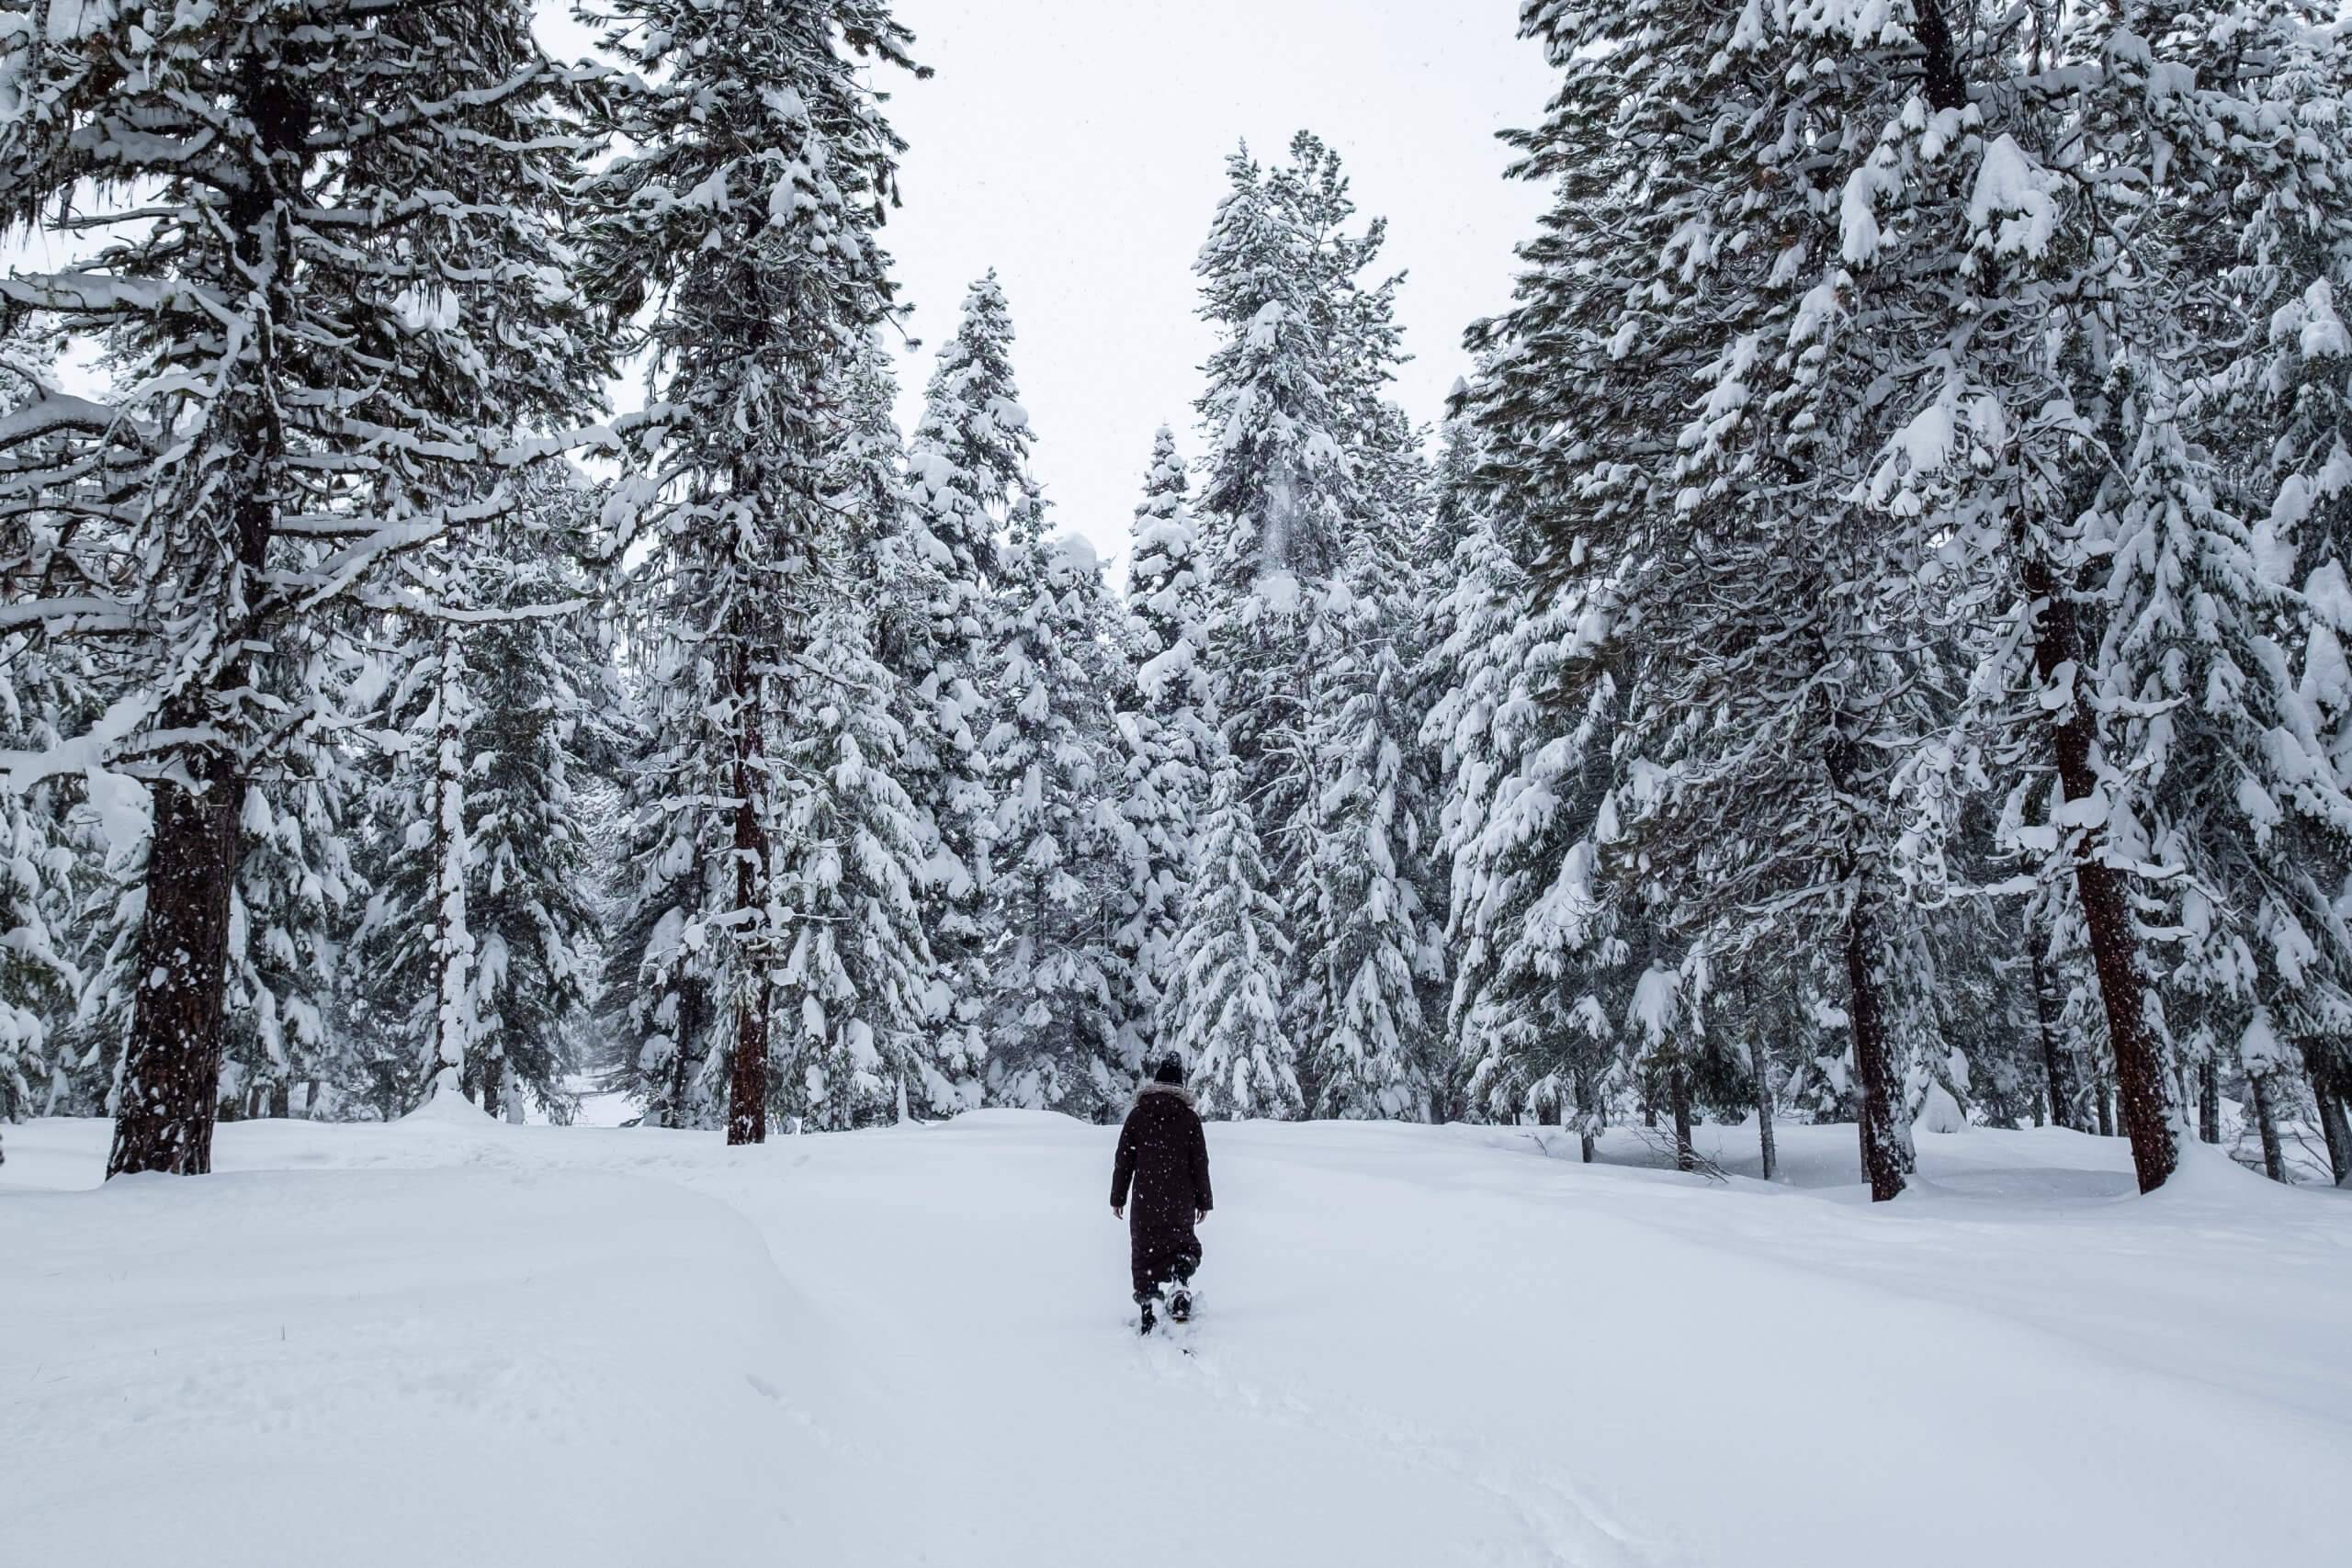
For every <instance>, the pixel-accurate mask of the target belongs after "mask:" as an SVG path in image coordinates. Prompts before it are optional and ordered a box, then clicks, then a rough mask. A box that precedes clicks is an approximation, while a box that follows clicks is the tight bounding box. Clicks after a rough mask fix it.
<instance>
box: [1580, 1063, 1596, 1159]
mask: <svg viewBox="0 0 2352 1568" xmlns="http://www.w3.org/2000/svg"><path fill="white" fill-rule="evenodd" d="M1594 1109H1595V1108H1594V1106H1593V1103H1592V1075H1591V1074H1590V1073H1578V1074H1577V1153H1578V1154H1579V1155H1581V1156H1583V1158H1584V1163H1585V1164H1587V1165H1590V1164H1591V1163H1592V1156H1593V1147H1592V1144H1593V1138H1592V1123H1593V1121H1594V1117H1593V1111H1594Z"/></svg>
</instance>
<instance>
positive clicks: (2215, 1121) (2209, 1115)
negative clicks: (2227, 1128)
mask: <svg viewBox="0 0 2352 1568" xmlns="http://www.w3.org/2000/svg"><path fill="white" fill-rule="evenodd" d="M2197 1135H2198V1136H2199V1138H2202V1139H2203V1140H2204V1141H2205V1142H2207V1143H2209V1144H2218V1143H2220V1142H2221V1141H2222V1067H2221V1064H2220V1063H2218V1062H2216V1061H2214V1060H2213V1054H2212V1053H2211V1051H2208V1052H2206V1053H2205V1060H2204V1061H2203V1062H2202V1063H2200V1064H2199V1066H2198V1068H2197Z"/></svg>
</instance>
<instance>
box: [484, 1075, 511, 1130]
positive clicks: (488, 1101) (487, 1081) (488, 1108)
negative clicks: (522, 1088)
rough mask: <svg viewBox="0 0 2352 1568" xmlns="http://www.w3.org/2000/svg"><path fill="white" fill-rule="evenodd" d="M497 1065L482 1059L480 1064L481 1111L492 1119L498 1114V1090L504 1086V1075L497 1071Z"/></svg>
mask: <svg viewBox="0 0 2352 1568" xmlns="http://www.w3.org/2000/svg"><path fill="white" fill-rule="evenodd" d="M499 1066H500V1064H498V1063H497V1062H493V1061H484V1062H483V1063H482V1065H481V1111H482V1114H483V1115H485V1116H488V1117H491V1118H492V1120H495V1119H496V1118H497V1116H498V1115H499V1108H500V1101H499V1091H500V1090H502V1089H504V1088H505V1087H506V1086H505V1083H504V1082H503V1078H504V1077H505V1075H504V1074H503V1073H501V1072H500V1071H499Z"/></svg>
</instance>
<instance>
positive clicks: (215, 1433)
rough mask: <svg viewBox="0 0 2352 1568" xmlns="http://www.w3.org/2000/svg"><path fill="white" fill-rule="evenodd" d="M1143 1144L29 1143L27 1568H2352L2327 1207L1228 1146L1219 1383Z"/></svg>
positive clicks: (1219, 1282) (15, 1297)
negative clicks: (1157, 1223)
mask: <svg viewBox="0 0 2352 1568" xmlns="http://www.w3.org/2000/svg"><path fill="white" fill-rule="evenodd" d="M1707 1136H1708V1138H1709V1139H1710V1141H1711V1142H1713V1141H1717V1140H1719V1141H1720V1146H1721V1147H1722V1149H1723V1151H1724V1157H1725V1158H1726V1160H1727V1161H1736V1160H1738V1159H1741V1158H1746V1159H1747V1160H1749V1161H1750V1167H1749V1168H1753V1167H1752V1158H1753V1156H1752V1154H1751V1152H1750V1150H1751V1145H1752V1136H1753V1135H1752V1132H1747V1131H1743V1130H1741V1129H1736V1128H1731V1129H1712V1128H1711V1129H1708V1130H1707ZM1111 1137H1112V1134H1110V1133H1109V1132H1108V1131H1105V1130H1102V1129H1096V1128H1090V1127H1084V1126H1080V1125H1078V1124H1076V1123H1073V1122H1068V1121H1065V1120H1062V1119H1059V1118H1056V1117H1051V1116H1046V1115H1037V1114H1024V1113H1015V1112H983V1113H979V1114H976V1115H972V1116H967V1117H965V1118H962V1119H961V1120H959V1121H957V1122H953V1123H950V1124H947V1125H944V1126H938V1127H930V1128H910V1129H906V1130H901V1131H892V1132H882V1133H868V1134H853V1135H847V1136H831V1137H811V1138H801V1139H784V1140H780V1141H778V1142H776V1143H773V1144H770V1145H767V1146H766V1147H764V1148H761V1149H756V1150H745V1151H731V1152H730V1151H729V1150H727V1149H725V1148H723V1147H722V1146H721V1145H719V1144H718V1141H717V1139H716V1138H715V1137H713V1136H709V1135H703V1134H670V1133H657V1132H647V1131H643V1130H611V1129H596V1128H550V1127H511V1126H500V1125H493V1124H491V1123H488V1122H481V1120H480V1119H479V1118H473V1119H466V1118H442V1119H437V1120H412V1121H411V1122H405V1123H401V1124H398V1125H393V1126H389V1127H387V1126H323V1125H311V1124H308V1123H302V1122H246V1123H240V1124H236V1125H231V1126H226V1127H223V1128H222V1129H221V1132H220V1144H219V1147H218V1156H219V1157H218V1163H219V1165H220V1168H221V1170H222V1172H223V1174H221V1175H219V1176H216V1177H213V1178H210V1179H201V1180H175V1179H164V1178H138V1179H129V1180H123V1181H118V1182H115V1183H112V1184H110V1185H109V1186H107V1187H106V1188H105V1189H103V1190H93V1189H95V1188H96V1179H97V1174H98V1169H99V1163H100V1158H101V1155H102V1151H103V1148H104V1144H105V1129H104V1128H103V1127H102V1126H101V1125H98V1124H96V1123H92V1122H36V1123H33V1124H32V1125H30V1126H28V1127H20V1128H11V1129H9V1130H8V1132H7V1154H8V1160H7V1164H6V1166H5V1167H0V1543H5V1550H0V1559H5V1560H6V1562H10V1563H17V1562H21V1563H26V1564H28V1565H29V1564H40V1565H41V1568H81V1565H84V1564H88V1565H92V1568H96V1565H98V1564H109V1563H119V1562H165V1561H168V1562H175V1563H177V1564H181V1565H183V1568H210V1565H213V1564H220V1565H224V1568H225V1565H228V1564H235V1565H236V1568H273V1565H277V1564H288V1565H292V1564H300V1565H303V1568H321V1565H342V1564H377V1563H381V1564H387V1565H390V1564H400V1565H401V1568H413V1565H414V1564H419V1563H432V1564H438V1565H454V1564H476V1563H479V1564H485V1565H496V1568H540V1565H543V1564H544V1565H548V1568H554V1565H563V1568H573V1565H594V1564H613V1565H616V1568H619V1565H628V1568H652V1565H666V1564H686V1563H691V1564H695V1565H696V1568H716V1565H722V1564H734V1563H743V1564H753V1563H757V1564H763V1565H773V1564H777V1563H801V1562H806V1563H820V1564H825V1565H826V1568H855V1565H861V1564H886V1563H887V1564H899V1563H906V1564H914V1563H925V1564H936V1565H949V1564H955V1565H978V1564H1007V1565H1014V1564H1017V1565H1020V1568H1039V1565H1049V1564H1062V1563H1069V1564H1086V1565H1089V1568H1097V1565H1100V1564H1104V1563H1116V1564H1119V1565H1120V1568H1159V1565H1161V1564H1184V1565H1186V1568H1204V1565H1207V1564H1215V1565H1216V1568H1254V1565H1257V1564H1267V1565H1276V1564H1279V1565H1282V1568H1320V1565H1324V1564H1333V1565H1347V1568H1358V1565H1364V1568H1374V1565H1379V1568H1385V1565H1388V1564H1397V1565H1399V1568H1403V1565H1413V1568H1429V1565H1435V1564H1451V1563H1461V1564H1474V1563H1475V1564H1489V1565H1509V1564H1521V1563H1525V1564H1577V1565H1586V1564H1591V1565H1632V1564H1661V1565H1665V1564H1724V1565H1727V1568H1728V1565H1738V1568H1778V1565H1789V1568H1800V1565H1801V1568H1840V1565H1844V1564H1858V1565H1860V1564H1868V1565H1870V1568H1888V1565H1889V1564H1901V1565H1904V1568H1931V1565H1941V1564H1954V1565H1957V1564H1968V1565H1971V1568H1978V1565H1989V1564H1998V1565H2002V1568H2018V1565H2036V1564H2044V1563H2047V1564H2052V1565H2056V1564H2066V1565H2068V1568H2077V1565H2083V1564H2094V1563H2102V1562H2130V1563H2132V1564H2133V1565H2134V1568H2158V1565H2162V1564H2173V1563H2178V1564H2184V1565H2185V1564H2196V1565H2198V1568H2230V1565H2233V1564H2253V1563H2256V1562H2293V1563H2311V1564H2316V1563H2322V1562H2342V1561H2344V1560H2345V1558H2344V1553H2345V1551H2346V1540H2347V1536H2346V1527H2345V1523H2344V1516H2343V1499H2344V1484H2345V1478H2346V1476H2352V1339H2347V1329H2352V1201H2346V1196H2347V1195H2346V1194H2339V1193H2335V1192H2320V1191H2312V1190H2282V1189H2278V1188H2275V1187H2272V1186H2270V1185H2268V1184H2267V1183H2265V1182H2263V1181H2261V1180H2259V1179H2256V1178H2253V1177H2251V1176H2247V1175H2245V1174H2244V1173H2242V1172H2240V1171H2238V1170H2236V1169H2234V1168H2230V1167H2228V1166H2227V1165H2226V1164H2225V1163H2224V1162H2222V1161H2220V1160H2219V1159H2218V1157H2216V1156H2210V1155H2209V1154H2208V1153H2207V1152H2206V1151H2202V1150H2199V1151H2196V1153H2197V1156H2198V1157H2195V1158H2193V1159H2192V1160H2191V1162H2190V1164H2189V1165H2188V1168H2187V1169H2186V1171H2185V1172H2184V1174H2183V1176H2182V1178H2181V1179H2179V1180H2178V1181H2177V1182H2176V1184H2175V1185H2174V1186H2173V1187H2171V1188H2168V1189H2167V1190H2165V1191H2164V1192H2163V1193H2161V1194H2159V1195H2158V1196H2156V1197H2154V1198H2153V1199H2148V1200H2141V1199H2137V1198H2133V1197H2131V1196H2129V1195H2128V1193H2129V1190H2130V1181H2129V1179H2128V1176H2127V1175H2126V1171H2127V1168H2128V1161H2127V1159H2126V1156H2125V1155H2124V1151H2123V1149H2122V1147H2121V1145H2120V1144H2117V1143H2113V1142H2108V1141H2101V1140H2097V1139H2091V1138H2085V1137H2081V1136H2077V1135H2075V1134H2066V1133H2060V1132H2055V1131H2051V1132H2032V1133H1990V1132H1982V1131H1979V1132H1971V1133H1967V1134H1956V1135H1952V1136H1949V1137H1927V1138H1923V1140H1922V1142H1923V1145H1924V1147H1923V1151H1922V1153H1923V1161H1924V1170H1925V1175H1926V1178H1927V1179H1926V1180H1925V1181H1924V1182H1923V1184H1922V1186H1921V1188H1920V1190H1917V1191H1915V1192H1914V1193H1912V1194H1910V1195H1907V1196H1906V1197H1905V1199H1903V1200H1902V1201H1899V1202H1897V1203H1895V1204H1894V1205H1890V1206H1884V1207H1879V1208H1872V1207H1871V1206H1870V1205H1868V1204H1866V1203H1864V1202H1862V1201H1860V1190H1859V1189H1858V1188H1856V1187H1854V1186H1852V1185H1851V1184H1850V1175H1851V1172H1852V1169H1853V1164H1854V1154H1853V1148H1852V1142H1851V1134H1850V1131H1849V1130H1848V1129H1843V1128H1791V1129H1784V1130H1783V1131H1782V1134H1781V1141H1782V1147H1783V1151H1784V1154H1785V1156H1786V1159H1787V1162H1788V1179H1787V1180H1785V1181H1784V1182H1783V1183H1781V1184H1779V1185H1775V1186H1771V1187H1766V1186H1764V1185H1762V1184H1760V1183H1758V1182H1755V1181H1752V1180H1747V1179H1741V1178H1738V1177H1735V1178H1734V1179H1732V1180H1731V1181H1730V1182H1728V1183H1727V1184H1725V1183H1710V1182H1708V1181H1706V1180H1703V1179H1698V1178H1694V1177H1685V1176H1678V1175H1675V1174H1673V1173H1670V1172H1666V1171H1658V1170H1650V1169H1637V1168H1630V1167H1629V1166H1627V1165H1625V1164H1622V1163H1621V1164H1617V1165H1607V1164H1604V1165H1601V1166H1596V1167H1587V1166H1582V1165H1579V1164H1578V1163H1577V1162H1576V1160H1575V1158H1574V1153H1575V1149H1574V1144H1573V1141H1572V1140H1570V1141H1563V1140H1562V1139H1561V1138H1560V1137H1559V1136H1558V1134H1548V1135H1542V1136H1538V1135H1531V1134H1525V1133H1519V1132H1510V1131H1503V1130H1496V1129H1485V1130H1474V1129H1464V1128H1452V1129H1427V1128H1411V1127H1395V1126H1361V1125H1337V1124H1314V1125H1306V1126H1271V1125H1254V1124H1253V1125H1245V1126H1212V1127H1211V1129H1210V1138H1211V1145H1212V1148H1213V1150H1214V1155H1215V1160H1216V1182H1217V1193H1218V1198H1219V1201H1220V1206H1219V1208H1218V1210H1217V1212H1216V1214H1214V1215H1213V1216H1212V1217H1211V1218H1210V1219H1209V1221H1208V1223H1207V1224H1206V1225H1205V1226H1204V1229H1203V1233H1202V1234H1203V1239H1204V1243H1205V1244H1206V1247H1207V1249H1208V1263H1207V1266H1206V1268H1205V1269H1204V1272H1203V1277H1202V1278H1203V1284H1204V1292H1203V1303H1204V1311H1203V1316H1202V1321H1201V1322H1200V1323H1199V1324H1198V1325H1196V1327H1195V1329H1194V1330H1193V1337H1192V1339H1191V1341H1190V1348H1191V1350H1192V1351H1193V1353H1192V1354H1190V1355H1182V1354H1179V1353H1178V1351H1177V1349H1176V1348H1174V1347H1172V1346H1170V1345H1167V1344H1161V1343H1155V1342H1138V1341H1136V1339H1134V1338H1133V1337H1131V1336H1130V1335H1129V1333H1128V1331H1127V1327H1126V1321H1127V1320H1126V1314H1127V1311H1128V1309H1127V1307H1126V1304H1125V1299H1124V1298H1125V1252H1124V1249H1125V1237H1124V1233H1123V1231H1122V1228H1121V1227H1120V1226H1119V1225H1118V1224H1115V1223H1114V1221H1113V1220H1112V1218H1111V1216H1110V1213H1109V1211H1108V1210H1107V1208H1106V1207H1105V1194H1106V1190H1107V1187H1108V1181H1109V1167H1110V1156H1111ZM1547 1145H1548V1146H1547ZM1610 1153H1611V1156H1614V1157H1616V1158H1617V1159H1619V1160H1621V1161H1623V1160H1629V1159H1634V1158H1636V1157H1638V1156H1640V1154H1641V1151H1640V1150H1639V1149H1638V1147H1637V1146H1636V1145H1634V1143H1633V1141H1632V1140H1630V1139H1626V1140H1623V1141H1620V1142H1618V1143H1617V1144H1614V1145H1612V1146H1611V1150H1610ZM1564 1156H1565V1157H1564Z"/></svg>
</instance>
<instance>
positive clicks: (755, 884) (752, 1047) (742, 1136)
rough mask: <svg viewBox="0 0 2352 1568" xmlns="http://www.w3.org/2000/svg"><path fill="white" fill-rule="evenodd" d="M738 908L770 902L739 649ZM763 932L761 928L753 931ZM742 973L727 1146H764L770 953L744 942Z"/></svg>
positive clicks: (754, 729) (755, 722) (752, 715)
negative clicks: (759, 930)
mask: <svg viewBox="0 0 2352 1568" xmlns="http://www.w3.org/2000/svg"><path fill="white" fill-rule="evenodd" d="M734 687H735V692H734V695H735V738H736V739H735V774H734V785H733V789H734V795H735V802H736V804H735V907H736V908H738V909H742V910H752V909H757V908H762V907H763V906H764V905H765V903H766V901H767V867H768V852H767V837H766V834H765V832H764V830H763V828H762V827H761V823H760V810H759V800H758V795H757V792H758V791H759V790H760V789H761V788H762V787H763V775H762V773H761V769H760V758H761V750H760V743H761V742H760V709H759V696H760V693H759V680H758V677H757V676H755V675H754V674H753V673H752V663H751V653H750V650H749V649H745V648H743V647H742V646H741V644H740V642H739V644H738V645H737V648H736V650H735V672H734ZM757 929H758V928H757V925H756V923H755V924H754V925H753V927H752V930H753V931H757ZM741 952H742V964H743V969H744V972H743V974H742V976H741V979H740V988H741V998H740V1000H739V1001H738V1002H737V1004H736V1008H735V1050H734V1053H733V1055H732V1056H731V1057H730V1058H729V1062H728V1065H727V1141H728V1142H729V1144H763V1143H766V1142H767V1138H768V978H767V964H768V954H767V951H766V945H765V943H764V942H760V941H756V940H754V941H752V942H746V943H744V944H743V945H742V948H741Z"/></svg>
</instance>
